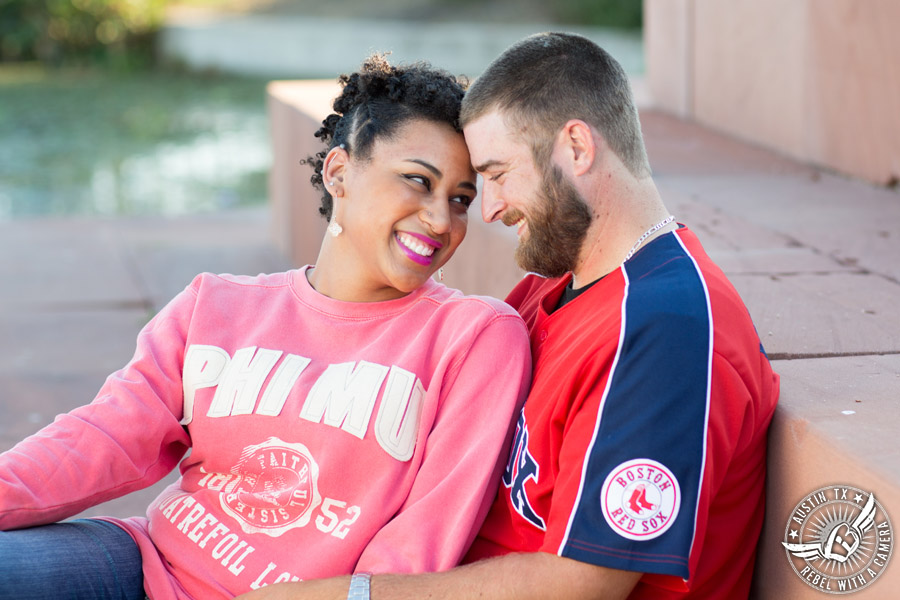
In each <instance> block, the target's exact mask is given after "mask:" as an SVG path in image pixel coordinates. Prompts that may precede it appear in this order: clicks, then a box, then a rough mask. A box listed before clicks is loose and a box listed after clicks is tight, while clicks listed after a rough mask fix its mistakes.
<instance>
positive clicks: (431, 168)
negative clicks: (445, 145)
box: [406, 158, 444, 177]
mask: <svg viewBox="0 0 900 600" xmlns="http://www.w3.org/2000/svg"><path fill="white" fill-rule="evenodd" d="M406 160H407V161H408V162H414V163H416V164H419V165H422V166H423V167H425V168H426V169H428V170H429V171H431V172H432V174H433V175H434V176H435V177H443V176H444V174H443V173H441V170H440V169H438V168H437V167H436V166H434V165H433V164H431V163H430V162H428V161H427V160H422V159H421V158H407V159H406Z"/></svg>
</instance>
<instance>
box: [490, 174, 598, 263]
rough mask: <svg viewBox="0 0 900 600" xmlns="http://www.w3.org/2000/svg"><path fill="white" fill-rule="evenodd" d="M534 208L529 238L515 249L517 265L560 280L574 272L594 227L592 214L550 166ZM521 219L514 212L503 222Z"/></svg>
mask: <svg viewBox="0 0 900 600" xmlns="http://www.w3.org/2000/svg"><path fill="white" fill-rule="evenodd" d="M532 206H533V207H534V209H533V210H532V211H531V213H530V214H529V217H528V232H527V235H526V238H525V239H524V240H521V241H520V242H519V247H518V248H516V263H518V265H519V266H520V267H521V268H522V269H524V270H525V271H529V272H534V273H538V274H540V275H543V276H545V277H560V276H562V275H565V274H566V273H568V272H569V271H572V270H574V269H575V266H576V264H577V262H578V256H579V254H580V253H581V246H582V245H583V244H584V238H585V236H586V235H587V230H588V228H589V227H590V226H591V211H590V209H589V208H588V206H587V204H586V203H585V202H584V200H583V199H582V197H581V194H579V193H578V190H576V189H575V187H574V186H573V185H572V184H571V183H569V181H568V180H566V178H565V177H564V176H563V174H562V172H561V171H560V170H559V169H558V168H557V167H556V166H554V165H551V166H550V167H549V168H546V169H544V175H543V177H542V179H541V189H540V191H539V192H538V194H537V197H536V201H535V202H533V203H532ZM522 216H523V215H522V214H521V213H520V212H519V211H511V213H510V214H508V216H506V217H504V219H503V220H504V222H506V224H507V225H511V224H513V223H515V222H517V221H518V220H519V219H521V218H522Z"/></svg>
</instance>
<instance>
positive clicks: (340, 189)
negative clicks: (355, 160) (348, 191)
mask: <svg viewBox="0 0 900 600" xmlns="http://www.w3.org/2000/svg"><path fill="white" fill-rule="evenodd" d="M349 160H350V155H349V154H347V151H346V150H344V149H343V148H342V147H340V146H335V147H334V148H332V149H331V150H330V151H329V152H328V154H327V155H325V161H324V163H323V166H322V183H324V184H325V190H326V191H328V193H329V194H331V196H332V197H338V198H340V197H342V196H343V195H344V177H345V176H346V172H347V163H348V162H349Z"/></svg>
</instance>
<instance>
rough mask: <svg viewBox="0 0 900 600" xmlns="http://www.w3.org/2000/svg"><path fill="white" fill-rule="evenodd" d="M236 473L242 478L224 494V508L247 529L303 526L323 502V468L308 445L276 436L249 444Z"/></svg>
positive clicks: (278, 530) (266, 530)
mask: <svg viewBox="0 0 900 600" xmlns="http://www.w3.org/2000/svg"><path fill="white" fill-rule="evenodd" d="M234 471H236V472H237V475H238V481H237V482H236V483H234V484H233V485H229V486H228V490H227V491H226V492H224V493H223V494H222V495H221V496H220V498H221V503H222V508H223V509H224V510H225V512H227V513H228V514H229V515H231V516H232V517H234V518H235V519H236V520H237V521H238V522H239V523H240V524H241V527H242V528H243V530H244V531H245V532H247V533H265V534H267V535H270V536H272V537H278V536H280V535H282V534H283V533H284V532H286V531H288V530H290V529H293V528H295V527H303V526H305V525H306V524H307V523H309V520H310V517H311V516H312V513H313V511H314V510H315V509H316V507H317V506H319V504H320V503H321V502H322V498H321V496H320V495H319V490H318V486H317V480H318V477H319V466H318V465H317V464H316V461H315V460H313V457H312V455H311V454H310V452H309V450H308V449H307V448H306V446H304V445H303V444H291V443H287V442H284V441H282V440H280V439H278V438H276V437H271V438H269V439H267V440H266V441H264V442H262V443H261V444H256V445H254V446H247V447H246V448H244V451H243V452H242V453H241V458H240V461H239V462H238V464H237V465H236V467H235V469H234Z"/></svg>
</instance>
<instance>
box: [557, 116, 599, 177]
mask: <svg viewBox="0 0 900 600" xmlns="http://www.w3.org/2000/svg"><path fill="white" fill-rule="evenodd" d="M599 143H602V138H600V137H599V136H595V135H594V130H593V129H592V128H591V126H590V125H588V124H587V123H585V122H584V121H582V120H581V119H570V120H569V121H566V124H565V125H563V127H562V129H561V130H560V132H559V135H558V136H557V138H556V152H558V153H559V154H558V156H557V158H558V159H559V160H560V161H561V163H558V164H566V163H568V164H569V165H570V168H571V170H572V175H574V176H576V177H577V176H579V175H584V174H585V173H587V172H588V171H590V169H591V167H592V166H594V159H595V158H596V155H597V152H598V151H599V150H600V149H599V148H598V144H599Z"/></svg>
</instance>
